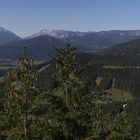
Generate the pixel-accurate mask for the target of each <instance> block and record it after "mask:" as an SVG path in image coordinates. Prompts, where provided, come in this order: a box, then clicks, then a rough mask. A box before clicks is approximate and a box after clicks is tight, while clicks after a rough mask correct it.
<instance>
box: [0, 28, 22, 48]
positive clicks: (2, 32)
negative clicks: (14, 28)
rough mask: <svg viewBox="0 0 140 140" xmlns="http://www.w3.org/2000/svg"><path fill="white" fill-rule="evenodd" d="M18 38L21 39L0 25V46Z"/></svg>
mask: <svg viewBox="0 0 140 140" xmlns="http://www.w3.org/2000/svg"><path fill="white" fill-rule="evenodd" d="M19 40H21V38H20V37H19V36H17V35H16V34H15V33H13V32H11V31H9V30H6V29H5V28H3V27H0V46H1V45H4V44H7V43H10V42H15V41H19Z"/></svg>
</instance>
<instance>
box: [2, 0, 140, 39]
mask: <svg viewBox="0 0 140 140" xmlns="http://www.w3.org/2000/svg"><path fill="white" fill-rule="evenodd" d="M0 26H2V27H4V28H6V29H8V30H11V31H13V32H14V33H16V34H17V35H19V36H20V37H26V36H29V35H31V34H33V33H35V32H38V31H39V30H41V29H48V30H52V29H64V30H72V31H101V30H122V29H123V30H133V29H140V0H0Z"/></svg>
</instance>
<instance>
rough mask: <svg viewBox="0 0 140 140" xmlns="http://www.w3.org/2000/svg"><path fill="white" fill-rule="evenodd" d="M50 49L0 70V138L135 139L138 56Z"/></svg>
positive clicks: (139, 121) (137, 129)
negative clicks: (38, 59)
mask: <svg viewBox="0 0 140 140" xmlns="http://www.w3.org/2000/svg"><path fill="white" fill-rule="evenodd" d="M27 51H28V50H27ZM55 51H56V54H55V55H54V56H53V57H52V58H51V59H49V60H47V61H46V62H45V63H41V64H38V65H35V61H34V60H33V59H32V58H30V57H29V56H27V53H26V48H25V52H24V55H23V56H22V57H20V58H19V59H18V62H19V65H18V67H16V68H14V69H8V71H7V74H6V75H5V73H6V72H5V71H4V70H3V71H1V72H3V74H1V75H3V77H2V78H1V80H0V83H1V84H0V87H1V88H0V139H2V140H139V139H140V127H139V126H140V125H139V124H140V117H139V116H140V111H139V107H140V103H139V99H140V95H139V92H140V88H139V76H140V69H139V57H133V58H132V59H130V58H128V57H124V56H118V57H117V56H109V55H107V56H103V55H101V56H99V55H92V54H77V53H76V51H75V48H74V47H72V45H71V44H70V43H69V42H68V43H67V44H66V47H64V48H55ZM4 75H5V76H4Z"/></svg>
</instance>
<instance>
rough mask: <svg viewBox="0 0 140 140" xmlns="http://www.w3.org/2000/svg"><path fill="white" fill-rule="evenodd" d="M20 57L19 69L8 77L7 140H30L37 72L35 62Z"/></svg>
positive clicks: (5, 102)
mask: <svg viewBox="0 0 140 140" xmlns="http://www.w3.org/2000/svg"><path fill="white" fill-rule="evenodd" d="M24 49H25V51H24V56H23V57H20V58H19V60H18V62H19V68H18V69H16V70H13V71H11V72H9V73H8V74H7V76H6V86H5V94H4V112H3V115H2V119H1V120H2V121H3V124H2V126H1V127H2V128H3V129H2V132H1V133H2V135H4V137H5V138H6V139H28V137H29V131H28V128H29V125H30V124H29V119H30V117H31V114H30V113H31V104H32V101H33V99H34V97H35V96H36V93H37V92H36V91H37V90H36V88H35V83H36V71H35V69H34V60H33V59H31V58H29V57H27V56H26V48H24Z"/></svg>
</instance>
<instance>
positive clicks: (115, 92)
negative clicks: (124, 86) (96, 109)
mask: <svg viewBox="0 0 140 140" xmlns="http://www.w3.org/2000/svg"><path fill="white" fill-rule="evenodd" d="M110 93H111V94H112V95H111V97H110V98H111V99H112V100H113V101H130V100H133V96H132V94H131V93H129V92H127V91H124V90H121V89H116V88H112V89H111V90H110Z"/></svg>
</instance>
